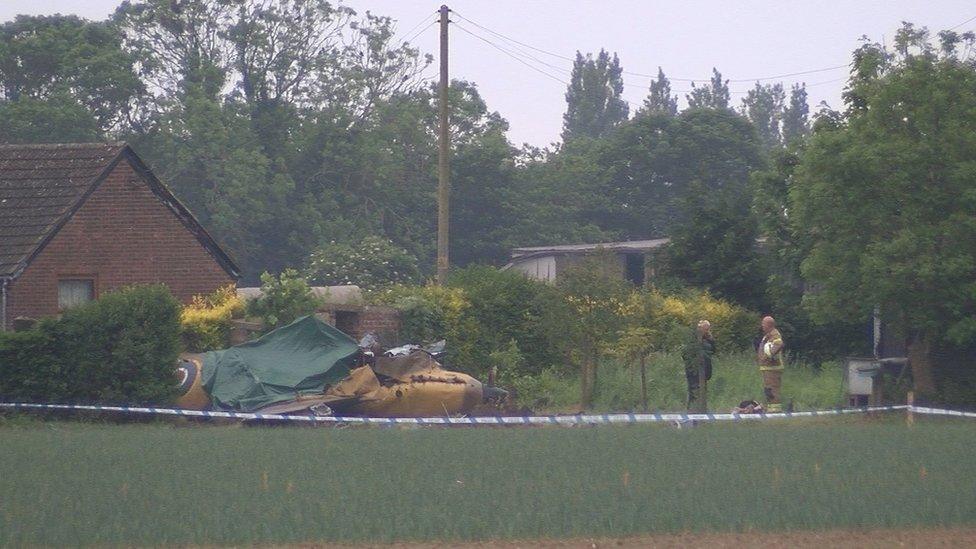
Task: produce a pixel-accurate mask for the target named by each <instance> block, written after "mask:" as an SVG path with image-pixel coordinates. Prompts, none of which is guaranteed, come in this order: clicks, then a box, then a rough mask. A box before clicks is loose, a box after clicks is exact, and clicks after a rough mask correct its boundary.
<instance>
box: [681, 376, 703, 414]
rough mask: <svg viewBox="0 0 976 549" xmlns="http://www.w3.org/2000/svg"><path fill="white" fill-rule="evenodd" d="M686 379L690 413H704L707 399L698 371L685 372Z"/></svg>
mask: <svg viewBox="0 0 976 549" xmlns="http://www.w3.org/2000/svg"><path fill="white" fill-rule="evenodd" d="M685 379H687V380H688V411H689V412H704V411H705V399H704V398H703V397H704V395H703V394H702V393H703V390H702V389H703V387H702V379H701V376H700V374H699V372H698V371H697V370H685Z"/></svg>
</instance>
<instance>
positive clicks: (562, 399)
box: [505, 352, 903, 412]
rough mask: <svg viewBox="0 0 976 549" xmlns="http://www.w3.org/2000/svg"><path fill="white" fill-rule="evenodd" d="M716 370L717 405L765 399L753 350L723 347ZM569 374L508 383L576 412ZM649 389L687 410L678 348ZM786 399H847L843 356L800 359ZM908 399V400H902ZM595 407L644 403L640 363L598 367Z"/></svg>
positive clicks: (800, 404) (652, 369)
mask: <svg viewBox="0 0 976 549" xmlns="http://www.w3.org/2000/svg"><path fill="white" fill-rule="evenodd" d="M713 363H714V373H713V377H712V380H711V381H710V382H709V384H708V402H709V408H710V409H711V410H712V411H719V412H728V411H729V410H730V409H731V408H732V407H733V406H735V405H736V404H738V403H739V402H741V401H743V400H746V399H756V400H759V401H762V400H763V396H762V379H761V377H760V374H759V369H758V368H757V367H756V362H755V357H754V356H753V355H752V353H751V352H737V353H722V354H719V355H718V356H716V357H715V359H714V361H713ZM567 370H568V371H567V372H566V375H562V376H560V375H556V374H555V373H554V372H551V371H549V372H543V373H541V374H537V375H534V376H523V377H520V378H516V379H515V380H512V381H513V383H509V384H505V386H506V388H513V387H514V388H515V389H516V395H517V404H518V405H519V406H525V407H527V408H530V409H532V410H535V411H556V412H575V411H577V410H578V409H579V398H580V381H579V376H578V372H577V370H575V369H567ZM647 375H648V382H647V394H648V405H649V408H650V409H651V410H666V411H674V410H682V409H684V407H685V404H686V399H687V398H688V397H687V395H688V385H687V382H686V381H685V372H684V365H683V363H682V362H681V357H680V356H679V354H678V353H667V354H656V355H653V357H652V359H651V360H650V361H649V362H648V365H647ZM783 398H784V402H789V401H792V402H793V404H794V406H796V408H797V409H803V410H811V409H823V408H834V407H837V406H840V405H842V404H843V403H844V388H843V374H842V372H841V365H840V363H839V362H836V361H835V362H827V363H825V364H823V365H821V366H819V367H814V366H812V365H810V364H807V363H804V362H801V361H797V362H794V363H791V364H790V365H789V366H787V368H786V371H785V372H784V374H783ZM901 402H903V401H901ZM593 409H594V410H595V411H598V412H623V411H639V410H640V409H641V394H640V369H639V368H638V367H637V366H636V365H621V364H618V363H616V362H613V361H606V362H605V363H603V364H601V365H600V367H599V368H598V371H597V382H596V391H595V393H594V402H593Z"/></svg>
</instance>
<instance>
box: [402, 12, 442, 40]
mask: <svg viewBox="0 0 976 549" xmlns="http://www.w3.org/2000/svg"><path fill="white" fill-rule="evenodd" d="M434 17H437V12H436V11H435V12H434V13H431V14H429V15H428V16H427V17H424V18H423V19H421V20H420V22H419V23H417V24H416V25H414V26H413V27H411V28H410V30H408V31H407V32H403V33H400V32H398V33H397V36H410V33H412V32H413V31H415V30H417V29H419V28H420V26H421V25H423V24H424V23H428V22H429V21H430V20H431V19H432V18H434ZM428 27H430V25H427V27H424V29H423V30H421V31H420V32H424V30H427V28H428ZM417 35H419V33H418V34H417ZM417 35H414V36H413V37H412V38H410V39H406V38H404V39H403V40H400V42H409V41H410V40H413V39H414V38H416V37H417ZM392 41H393V42H396V41H397V40H396V39H395V38H394V40H392Z"/></svg>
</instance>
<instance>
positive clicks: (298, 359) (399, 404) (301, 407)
mask: <svg viewBox="0 0 976 549" xmlns="http://www.w3.org/2000/svg"><path fill="white" fill-rule="evenodd" d="M370 343H371V342H370V341H369V340H368V339H367V340H364V343H363V344H362V345H363V346H369V345H370ZM391 351H392V352H387V353H385V354H383V355H380V356H375V355H374V354H373V351H372V349H369V348H363V347H360V345H359V344H357V343H356V342H355V341H353V340H352V339H350V338H349V337H348V336H347V335H345V334H344V333H342V332H340V331H339V330H337V329H335V328H334V327H332V326H329V325H328V324H326V323H324V322H322V321H321V320H319V319H317V318H315V317H314V316H307V317H303V318H300V319H298V320H296V321H295V322H293V323H291V324H289V325H287V326H284V327H281V328H278V329H276V330H274V331H272V332H269V333H268V334H265V335H264V336H262V337H261V338H259V339H256V340H254V341H249V342H247V343H244V344H241V345H237V346H234V347H231V348H229V349H224V350H220V351H210V352H206V353H202V354H192V355H183V356H181V357H180V365H179V374H180V381H181V383H180V393H181V395H180V397H179V398H178V399H177V401H176V402H177V405H179V406H180V407H182V408H184V409H190V410H204V409H214V410H224V411H239V412H264V413H296V412H302V411H308V412H311V413H316V414H335V415H344V416H371V417H421V416H441V415H445V414H448V415H456V414H464V413H467V412H469V411H471V410H472V409H473V408H474V407H475V406H478V405H479V404H482V403H487V402H490V401H497V400H499V399H500V398H502V397H503V396H504V395H505V394H506V392H505V391H503V390H501V389H497V388H493V387H487V386H486V385H484V384H482V383H481V382H480V381H478V380H477V379H475V378H473V377H471V376H469V375H467V374H464V373H460V372H452V371H448V370H445V369H444V368H442V367H441V365H440V364H439V363H438V362H437V361H436V360H435V358H434V356H433V355H432V354H431V353H430V352H428V351H426V350H423V349H421V348H420V347H417V346H413V345H410V346H404V347H400V348H398V349H396V350H391ZM435 354H436V352H435ZM390 355H396V356H390Z"/></svg>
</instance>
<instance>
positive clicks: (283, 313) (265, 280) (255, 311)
mask: <svg viewBox="0 0 976 549" xmlns="http://www.w3.org/2000/svg"><path fill="white" fill-rule="evenodd" d="M261 291H262V295H261V297H259V298H257V299H252V300H251V301H248V302H247V304H246V305H245V309H246V313H247V315H248V316H255V317H258V318H260V319H261V321H262V322H264V325H265V328H266V329H267V330H268V331H271V330H273V329H275V328H278V327H280V326H284V325H285V324H288V323H290V322H292V321H294V320H295V319H296V318H299V317H302V316H305V315H310V314H312V313H314V312H315V311H316V310H317V309H318V308H319V307H321V306H322V304H323V301H324V300H322V299H319V298H317V297H315V295H314V294H313V293H312V288H311V287H310V286H309V285H308V281H307V280H305V278H303V277H302V276H301V275H299V274H298V271H296V270H294V269H285V270H284V271H282V272H281V274H280V275H279V276H277V277H276V276H274V275H272V274H270V273H264V274H262V275H261Z"/></svg>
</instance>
